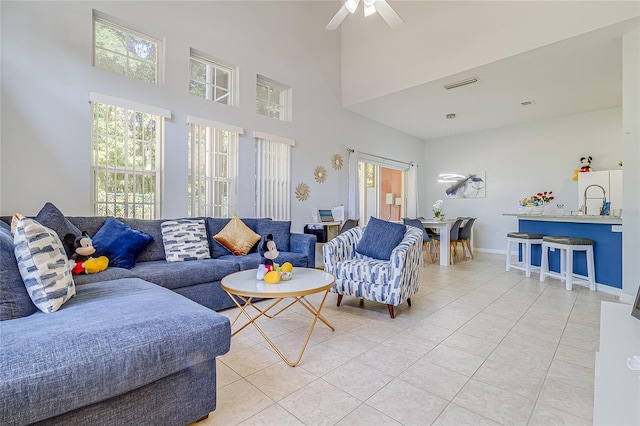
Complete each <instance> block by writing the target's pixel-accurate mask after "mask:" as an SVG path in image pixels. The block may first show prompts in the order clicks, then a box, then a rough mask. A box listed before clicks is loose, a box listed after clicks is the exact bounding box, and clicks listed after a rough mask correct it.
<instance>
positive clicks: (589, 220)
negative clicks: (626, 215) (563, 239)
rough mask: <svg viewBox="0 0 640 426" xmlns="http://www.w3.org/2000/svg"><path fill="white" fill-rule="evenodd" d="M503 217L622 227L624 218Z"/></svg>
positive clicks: (530, 215)
mask: <svg viewBox="0 0 640 426" xmlns="http://www.w3.org/2000/svg"><path fill="white" fill-rule="evenodd" d="M502 215H503V216H515V217H517V218H518V219H519V220H537V221H541V222H574V223H601V224H612V225H622V218H621V217H616V216H595V215H573V216H569V215H564V216H556V215H542V214H538V215H536V214H520V213H503V214H502Z"/></svg>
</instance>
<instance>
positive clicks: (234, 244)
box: [213, 214, 260, 256]
mask: <svg viewBox="0 0 640 426" xmlns="http://www.w3.org/2000/svg"><path fill="white" fill-rule="evenodd" d="M213 239H214V240H216V241H217V242H219V243H220V244H222V245H223V246H224V247H225V248H226V249H227V250H229V251H230V252H231V253H233V254H234V255H236V256H244V255H246V254H247V253H249V250H251V247H253V245H254V244H255V243H257V242H258V241H260V235H258V234H256V233H255V232H253V231H252V230H251V228H249V227H248V226H247V225H245V224H244V222H243V221H242V220H240V219H239V218H238V216H236V215H235V214H234V215H233V218H231V220H230V221H229V223H227V225H226V226H225V227H224V228H222V231H220V232H219V233H217V234H216V235H214V236H213Z"/></svg>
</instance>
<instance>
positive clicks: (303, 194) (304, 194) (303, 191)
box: [295, 182, 311, 201]
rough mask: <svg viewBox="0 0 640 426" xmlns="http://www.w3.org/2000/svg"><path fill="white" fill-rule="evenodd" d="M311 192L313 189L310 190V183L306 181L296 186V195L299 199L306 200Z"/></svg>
mask: <svg viewBox="0 0 640 426" xmlns="http://www.w3.org/2000/svg"><path fill="white" fill-rule="evenodd" d="M309 194H311V191H309V185H307V184H306V183H304V182H300V183H299V184H298V185H297V186H296V192H295V195H296V198H297V199H298V201H305V200H306V199H307V198H309Z"/></svg>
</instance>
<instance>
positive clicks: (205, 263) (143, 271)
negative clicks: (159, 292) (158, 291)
mask: <svg viewBox="0 0 640 426" xmlns="http://www.w3.org/2000/svg"><path fill="white" fill-rule="evenodd" d="M239 270H240V269H239V268H238V265H237V264H236V263H233V262H227V261H224V260H219V259H202V260H192V261H190V262H171V263H167V262H166V261H164V260H158V261H155V262H140V263H138V264H136V266H135V267H134V268H133V269H132V271H133V273H134V274H135V275H136V276H137V277H138V278H142V279H143V280H147V281H150V282H152V283H154V284H158V285H160V286H162V287H165V288H168V289H175V288H180V287H187V286H190V285H194V284H200V283H209V282H214V281H220V280H221V279H222V278H224V277H226V276H227V275H229V274H233V273H234V272H238V271H239Z"/></svg>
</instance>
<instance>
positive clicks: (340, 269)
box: [322, 226, 422, 318]
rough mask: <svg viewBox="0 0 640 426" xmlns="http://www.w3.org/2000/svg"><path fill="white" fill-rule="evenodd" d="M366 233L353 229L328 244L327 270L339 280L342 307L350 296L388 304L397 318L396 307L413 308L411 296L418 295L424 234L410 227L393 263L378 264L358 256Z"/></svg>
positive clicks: (336, 287) (325, 254) (394, 253)
mask: <svg viewBox="0 0 640 426" xmlns="http://www.w3.org/2000/svg"><path fill="white" fill-rule="evenodd" d="M364 229H365V228H352V229H350V230H348V231H346V232H344V233H342V234H340V235H338V236H337V237H336V238H334V239H332V240H331V241H329V242H328V243H326V244H324V246H323V248H322V252H323V260H324V270H325V271H326V272H328V273H330V274H333V275H334V276H335V277H336V282H335V284H334V285H333V287H332V288H331V291H332V292H333V293H337V294H338V303H337V305H338V306H340V302H341V301H342V296H343V295H345V294H346V295H348V296H355V297H359V298H360V299H367V300H372V301H375V302H379V303H384V304H386V305H387V307H388V309H389V315H390V316H391V318H395V315H394V312H393V308H394V306H398V305H399V304H401V303H402V302H404V301H405V300H406V301H407V303H408V304H409V306H411V296H412V295H414V294H415V293H417V292H418V284H419V281H420V257H421V255H422V232H421V231H420V230H419V229H417V228H414V227H412V226H407V228H406V232H405V234H404V237H403V239H402V241H401V242H400V244H399V245H398V246H396V248H395V249H393V251H392V252H391V258H390V260H378V259H374V258H371V257H367V256H364V255H362V254H360V253H357V252H356V247H357V246H358V242H359V241H360V239H361V238H362V235H363V234H364Z"/></svg>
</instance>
